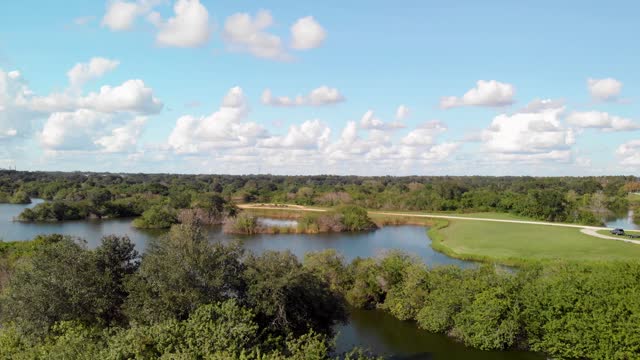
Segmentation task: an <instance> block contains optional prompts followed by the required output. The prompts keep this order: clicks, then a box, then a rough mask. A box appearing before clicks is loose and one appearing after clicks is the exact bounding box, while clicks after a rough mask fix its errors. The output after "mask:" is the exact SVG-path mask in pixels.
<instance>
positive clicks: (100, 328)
mask: <svg viewBox="0 0 640 360" xmlns="http://www.w3.org/2000/svg"><path fill="white" fill-rule="evenodd" d="M36 244H37V245H36V246H34V247H33V248H31V249H30V250H29V251H25V249H24V248H23V247H22V246H17V247H14V248H8V247H5V250H6V252H5V253H3V256H2V257H3V258H7V257H11V254H13V255H16V252H19V253H20V259H21V260H20V261H17V262H13V265H12V266H10V267H9V268H8V276H6V277H5V279H4V281H3V284H2V285H3V286H2V293H1V297H0V359H133V358H135V359H158V358H165V359H246V360H250V359H256V360H257V359H260V360H281V359H282V360H284V359H295V360H302V359H312V360H321V359H330V358H333V357H334V356H339V357H340V358H341V359H342V358H344V359H368V358H370V357H369V356H368V355H366V354H365V353H364V352H362V351H360V350H358V349H354V350H353V351H351V352H349V353H347V354H333V349H332V341H331V338H332V336H333V329H334V327H335V325H336V324H338V323H340V322H344V321H345V320H346V318H347V310H346V303H345V301H344V300H343V298H342V296H341V294H339V293H338V292H336V291H334V290H332V289H331V288H330V286H329V284H328V283H327V282H326V281H325V280H324V279H323V278H322V277H320V276H317V275H316V274H315V273H314V272H312V271H311V270H310V269H308V268H307V267H305V266H303V265H302V264H301V263H300V262H299V261H298V260H297V258H296V257H295V256H294V255H292V254H291V253H277V252H267V253H264V254H263V255H254V254H251V253H245V252H244V251H243V250H242V248H241V247H240V246H239V245H238V244H235V245H228V246H225V245H222V244H212V243H210V242H209V241H208V240H207V239H206V237H205V236H204V234H203V232H202V230H201V229H200V228H199V227H198V226H194V225H184V224H183V225H176V226H174V227H173V228H172V230H171V231H170V233H169V234H168V235H167V236H165V237H162V238H160V239H156V240H153V241H152V242H151V243H150V244H149V246H148V249H147V252H146V253H145V255H144V256H143V257H142V258H141V257H140V256H139V255H138V253H137V252H136V250H135V249H134V246H133V244H132V243H131V242H130V241H129V239H128V238H126V237H116V236H108V237H105V238H103V239H102V242H101V245H100V246H99V247H97V248H96V249H95V250H88V249H87V248H86V246H85V245H84V244H83V243H82V242H81V241H79V240H77V239H71V238H68V237H63V236H60V235H53V236H45V237H40V238H39V239H37V240H36ZM5 270H7V269H5Z"/></svg>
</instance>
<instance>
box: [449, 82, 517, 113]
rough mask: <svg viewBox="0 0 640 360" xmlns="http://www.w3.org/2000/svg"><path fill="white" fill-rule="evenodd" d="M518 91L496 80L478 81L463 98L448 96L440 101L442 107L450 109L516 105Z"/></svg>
mask: <svg viewBox="0 0 640 360" xmlns="http://www.w3.org/2000/svg"><path fill="white" fill-rule="evenodd" d="M515 93H516V90H515V87H514V86H513V85H511V84H507V83H502V82H499V81H496V80H489V81H486V80H478V82H477V83H476V87H475V88H473V89H471V90H469V91H467V92H466V93H465V94H464V95H463V96H462V97H456V96H447V97H443V98H442V99H440V107H441V108H443V109H450V108H454V107H460V106H490V107H499V106H507V105H511V104H513V103H514V101H515V100H514V96H515Z"/></svg>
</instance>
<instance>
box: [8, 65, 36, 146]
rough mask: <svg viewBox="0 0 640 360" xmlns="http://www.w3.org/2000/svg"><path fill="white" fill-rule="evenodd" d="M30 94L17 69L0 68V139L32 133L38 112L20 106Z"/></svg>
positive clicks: (25, 135)
mask: <svg viewBox="0 0 640 360" xmlns="http://www.w3.org/2000/svg"><path fill="white" fill-rule="evenodd" d="M31 94H32V92H31V90H30V89H29V87H28V86H27V84H26V82H25V80H24V79H23V78H22V75H21V74H20V72H19V71H17V70H14V71H9V72H5V71H3V70H2V69H0V141H3V140H10V139H18V138H20V139H22V138H26V137H28V136H30V135H31V134H32V131H33V129H34V121H35V119H36V118H37V116H38V114H37V112H34V111H32V110H31V109H29V108H25V107H24V106H22V104H23V103H24V102H25V101H26V99H28V98H29V97H30V96H31Z"/></svg>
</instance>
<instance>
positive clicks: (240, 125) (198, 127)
mask: <svg viewBox="0 0 640 360" xmlns="http://www.w3.org/2000/svg"><path fill="white" fill-rule="evenodd" d="M247 115H248V106H247V104H246V100H245V97H244V93H243V91H242V89H241V88H240V87H234V88H232V89H230V90H229V92H228V93H227V95H226V96H225V97H224V99H223V101H222V105H221V106H220V109H218V111H216V112H214V113H213V114H211V115H208V116H203V117H194V116H191V115H185V116H182V117H180V118H179V119H178V120H177V122H176V126H175V127H174V129H173V131H172V132H171V135H170V136H169V140H168V143H169V145H170V147H171V148H172V149H173V150H174V151H175V152H176V153H178V154H188V153H192V154H195V153H199V152H207V151H211V150H215V149H218V148H229V147H241V146H250V145H255V143H256V142H257V140H258V139H260V138H264V137H266V135H267V131H266V130H265V129H264V127H262V126H261V125H259V124H257V123H254V122H247V121H245V120H246V117H247Z"/></svg>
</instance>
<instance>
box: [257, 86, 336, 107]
mask: <svg viewBox="0 0 640 360" xmlns="http://www.w3.org/2000/svg"><path fill="white" fill-rule="evenodd" d="M261 100H262V103H263V104H265V105H271V106H323V105H331V104H336V103H339V102H343V101H344V100H345V98H344V96H343V95H342V94H341V93H340V91H338V89H336V88H330V87H328V86H326V85H323V86H320V87H318V88H316V89H313V90H311V92H310V93H309V94H308V95H297V96H295V97H289V96H274V95H273V93H272V92H271V90H270V89H265V90H264V92H263V93H262V98H261Z"/></svg>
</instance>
